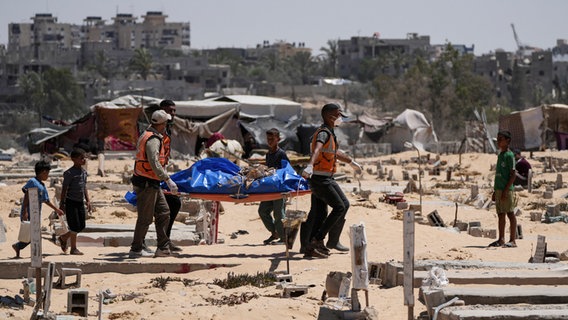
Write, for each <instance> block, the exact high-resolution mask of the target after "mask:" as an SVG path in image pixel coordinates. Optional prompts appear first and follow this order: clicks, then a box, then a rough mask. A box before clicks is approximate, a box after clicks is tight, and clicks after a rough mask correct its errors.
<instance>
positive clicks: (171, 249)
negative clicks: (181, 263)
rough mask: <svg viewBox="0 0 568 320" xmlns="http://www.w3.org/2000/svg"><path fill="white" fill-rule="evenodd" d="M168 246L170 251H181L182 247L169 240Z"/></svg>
mask: <svg viewBox="0 0 568 320" xmlns="http://www.w3.org/2000/svg"><path fill="white" fill-rule="evenodd" d="M169 247H170V251H171V252H181V251H182V249H181V248H180V247H178V246H176V245H175V244H173V243H171V242H170V244H169Z"/></svg>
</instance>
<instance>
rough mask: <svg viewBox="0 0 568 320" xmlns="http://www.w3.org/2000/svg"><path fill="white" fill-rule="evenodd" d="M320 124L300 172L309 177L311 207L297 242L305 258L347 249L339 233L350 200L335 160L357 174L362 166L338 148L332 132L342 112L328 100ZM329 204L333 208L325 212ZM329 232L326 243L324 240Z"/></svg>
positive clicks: (326, 255)
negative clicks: (335, 174)
mask: <svg viewBox="0 0 568 320" xmlns="http://www.w3.org/2000/svg"><path fill="white" fill-rule="evenodd" d="M321 117H322V119H323V122H324V123H323V125H322V126H321V127H319V128H318V129H317V131H316V132H315V133H314V136H313V138H312V144H311V152H312V155H311V157H310V160H309V163H308V165H307V166H306V168H305V169H304V171H303V172H302V176H303V177H304V178H306V179H308V183H309V185H310V189H311V191H312V196H311V201H312V204H311V208H310V212H309V214H308V219H307V220H306V222H304V223H303V224H302V229H301V231H300V238H301V239H300V241H301V242H302V248H301V249H300V251H303V252H304V254H305V257H307V258H309V257H314V258H327V257H328V256H329V252H330V251H329V249H335V250H338V251H348V250H349V248H347V247H345V246H343V245H342V244H341V243H340V242H339V236H340V235H341V231H342V230H343V226H344V224H345V214H346V213H347V210H348V209H349V200H347V197H346V196H345V194H344V193H343V191H342V190H341V188H340V187H339V185H338V184H337V182H336V181H335V179H334V178H333V175H334V173H335V171H336V165H337V160H340V161H343V162H346V163H349V164H350V165H351V166H352V167H353V169H354V170H355V171H356V172H357V173H361V171H362V168H361V166H360V165H359V164H358V163H357V162H355V161H353V159H352V158H351V157H349V156H348V155H347V154H345V153H343V152H342V151H341V150H339V145H338V144H337V138H336V136H335V132H334V131H333V130H334V128H335V127H338V126H339V125H340V124H341V123H342V121H343V117H345V115H344V114H343V113H342V111H341V107H340V106H339V104H337V103H328V104H326V105H324V106H323V108H322V110H321ZM328 206H330V207H331V208H332V210H331V213H330V214H329V215H328V214H327V211H328V208H327V207H328ZM328 234H329V238H328V241H327V244H326V245H324V244H323V239H324V238H325V236H326V235H328Z"/></svg>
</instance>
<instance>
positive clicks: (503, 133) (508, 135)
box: [497, 130, 511, 140]
mask: <svg viewBox="0 0 568 320" xmlns="http://www.w3.org/2000/svg"><path fill="white" fill-rule="evenodd" d="M497 136H502V137H503V138H506V139H509V140H511V133H510V132H509V131H506V130H501V131H499V132H498V133H497Z"/></svg>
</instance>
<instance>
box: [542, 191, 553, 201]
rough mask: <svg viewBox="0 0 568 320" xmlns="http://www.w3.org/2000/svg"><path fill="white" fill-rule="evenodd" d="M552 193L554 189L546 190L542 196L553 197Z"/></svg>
mask: <svg viewBox="0 0 568 320" xmlns="http://www.w3.org/2000/svg"><path fill="white" fill-rule="evenodd" d="M552 195H553V193H552V191H545V192H543V193H542V198H543V199H552Z"/></svg>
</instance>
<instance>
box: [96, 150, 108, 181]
mask: <svg viewBox="0 0 568 320" xmlns="http://www.w3.org/2000/svg"><path fill="white" fill-rule="evenodd" d="M97 158H98V160H99V168H98V170H97V175H99V176H101V177H105V176H106V173H105V154H104V153H103V152H101V153H99V154H98V155H97Z"/></svg>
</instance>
